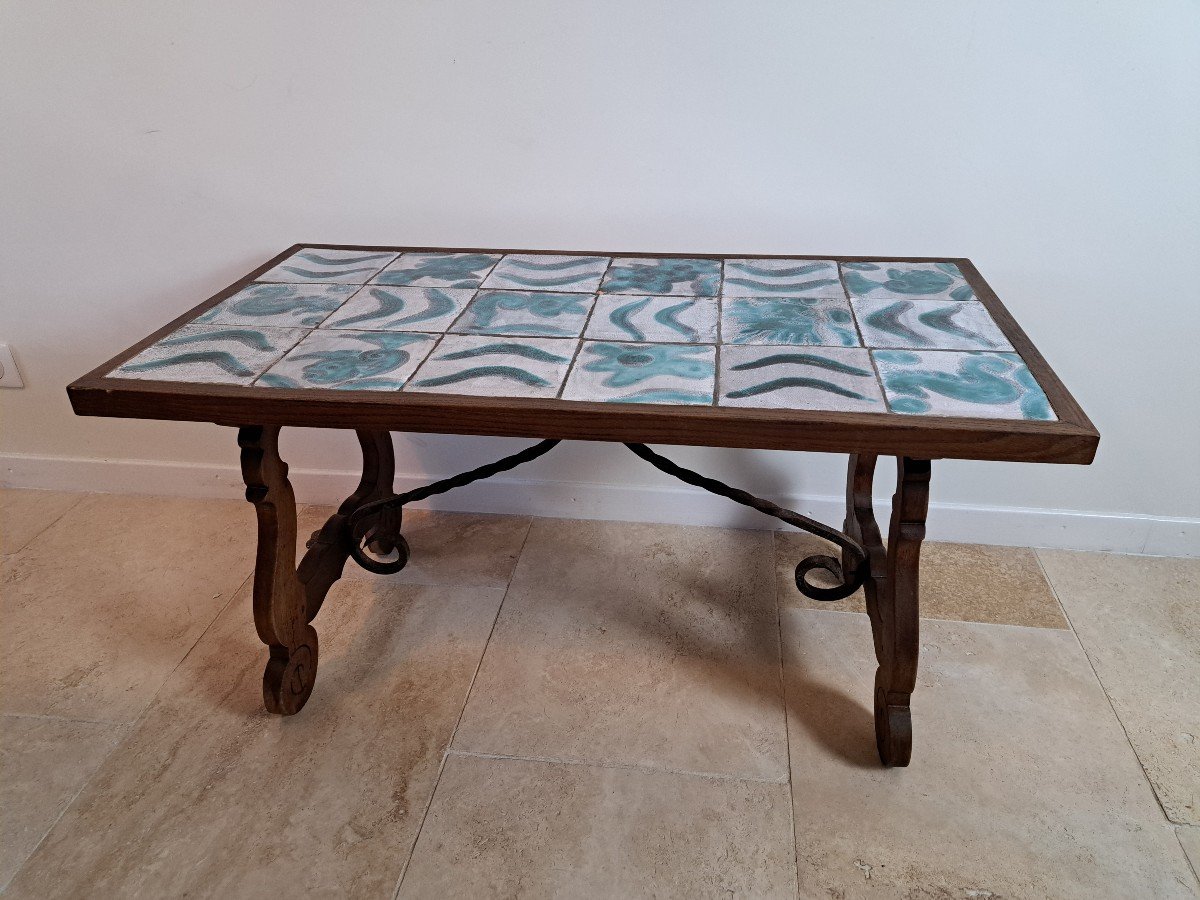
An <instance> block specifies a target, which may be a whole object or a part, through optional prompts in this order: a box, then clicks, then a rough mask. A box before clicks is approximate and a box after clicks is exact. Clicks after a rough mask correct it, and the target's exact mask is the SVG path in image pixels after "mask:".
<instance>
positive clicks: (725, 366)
mask: <svg viewBox="0 0 1200 900" xmlns="http://www.w3.org/2000/svg"><path fill="white" fill-rule="evenodd" d="M720 388H721V389H720V401H719V403H720V405H721V406H752V407H757V408H760V409H826V410H849V411H853V412H887V407H886V406H885V405H884V403H883V393H882V392H881V391H880V389H879V381H878V380H877V379H876V377H875V370H874V369H873V368H872V367H871V358H870V356H869V355H868V353H867V351H866V350H862V349H858V348H854V349H842V348H840V347H838V348H835V347H814V348H805V349H802V350H798V349H794V348H792V347H748V346H747V347H722V348H721V380H720Z"/></svg>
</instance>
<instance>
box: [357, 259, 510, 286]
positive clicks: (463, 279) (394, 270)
mask: <svg viewBox="0 0 1200 900" xmlns="http://www.w3.org/2000/svg"><path fill="white" fill-rule="evenodd" d="M499 260H500V254H499V253H403V254H401V255H400V258H399V259H397V260H396V261H395V262H394V263H392V264H391V265H390V266H388V267H387V268H386V269H384V270H383V271H382V272H380V273H379V276H378V277H377V278H375V279H374V282H375V283H376V284H393V285H396V284H404V285H411V286H413V287H439V288H476V287H479V284H480V282H482V281H483V279H484V278H485V277H487V274H488V272H490V271H491V270H492V266H494V265H495V264H496V263H497V262H498V261H499Z"/></svg>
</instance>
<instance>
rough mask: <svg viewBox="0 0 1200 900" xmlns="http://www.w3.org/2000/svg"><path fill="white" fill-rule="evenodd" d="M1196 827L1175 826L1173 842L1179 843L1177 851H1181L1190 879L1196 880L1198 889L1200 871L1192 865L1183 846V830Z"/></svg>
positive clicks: (1189, 856)
mask: <svg viewBox="0 0 1200 900" xmlns="http://www.w3.org/2000/svg"><path fill="white" fill-rule="evenodd" d="M1196 827H1197V826H1195V825H1176V826H1175V840H1176V841H1178V842H1179V849H1180V850H1182V851H1183V859H1184V861H1185V862H1186V863H1187V864H1188V868H1189V869H1191V870H1192V877H1193V878H1195V879H1196V885H1197V887H1200V869H1197V868H1196V867H1195V866H1194V865H1192V857H1191V854H1189V853H1188V850H1187V847H1185V846H1183V829H1185V828H1196Z"/></svg>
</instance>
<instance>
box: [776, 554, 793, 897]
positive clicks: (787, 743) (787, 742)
mask: <svg viewBox="0 0 1200 900" xmlns="http://www.w3.org/2000/svg"><path fill="white" fill-rule="evenodd" d="M771 550H772V554H771V556H772V561H773V562H774V561H775V560H777V559H778V554H779V532H778V531H775V532H772V534H771ZM772 586H773V588H774V590H773V591H772V593H773V594H774V597H775V634H776V637H777V638H778V639H779V699H780V701H781V703H780V705H781V706H782V707H783V739H784V747H785V748H786V749H787V772H788V811H789V812H790V813H791V826H792V866H793V868H794V869H795V872H796V894H795V896H796V900H800V847H799V843H798V839H797V835H796V784H795V778H794V774H793V772H792V729H791V722H789V719H790V716H788V694H787V661H786V658H785V656H784V648H783V605H782V604H781V603H780V599H779V579H778V578H774V579H772Z"/></svg>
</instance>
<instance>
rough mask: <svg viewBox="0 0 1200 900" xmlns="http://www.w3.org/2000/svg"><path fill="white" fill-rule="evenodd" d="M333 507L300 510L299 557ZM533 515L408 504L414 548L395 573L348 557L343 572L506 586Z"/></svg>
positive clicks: (402, 580)
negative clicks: (373, 569) (374, 571)
mask: <svg viewBox="0 0 1200 900" xmlns="http://www.w3.org/2000/svg"><path fill="white" fill-rule="evenodd" d="M335 511H336V510H335V509H334V507H331V506H306V507H304V508H303V509H302V510H301V511H300V515H299V517H298V527H297V530H296V534H297V538H298V540H299V548H298V552H297V555H296V561H297V563H299V561H300V559H301V557H303V556H304V550H305V546H304V545H305V542H306V541H307V540H308V539H309V537H311V536H312V533H313V532H314V531H316V530H317V529H318V528H320V527H321V526H322V525H324V524H325V521H326V520H327V519H328V518H329V517H330V516H331V515H333V513H334V512H335ZM530 521H531V520H530V518H529V517H528V516H493V515H486V514H483V513H455V512H440V511H437V510H429V509H406V510H405V511H404V519H403V528H402V533H403V534H404V539H405V540H406V541H408V546H409V549H410V550H411V551H412V555H411V556H410V557H409V560H408V565H406V566H405V567H404V568H403V569H401V570H400V571H399V572H397V573H396V574H395V575H375V574H372V573H371V572H368V571H366V570H365V569H363V568H362V567H361V566H359V565H358V564H357V563H356V562H354V560H352V559H348V560H346V567H345V568H344V569H343V570H342V577H343V578H365V579H368V580H378V579H381V578H382V579H384V580H387V581H395V582H397V583H399V584H463V585H467V584H473V585H478V586H479V587H504V586H505V585H507V584H508V579H509V578H510V577H511V576H512V572H513V569H514V568H515V567H516V565H517V557H519V556H520V555H521V545H522V544H523V543H525V535H526V534H527V533H528V531H529V523H530Z"/></svg>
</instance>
